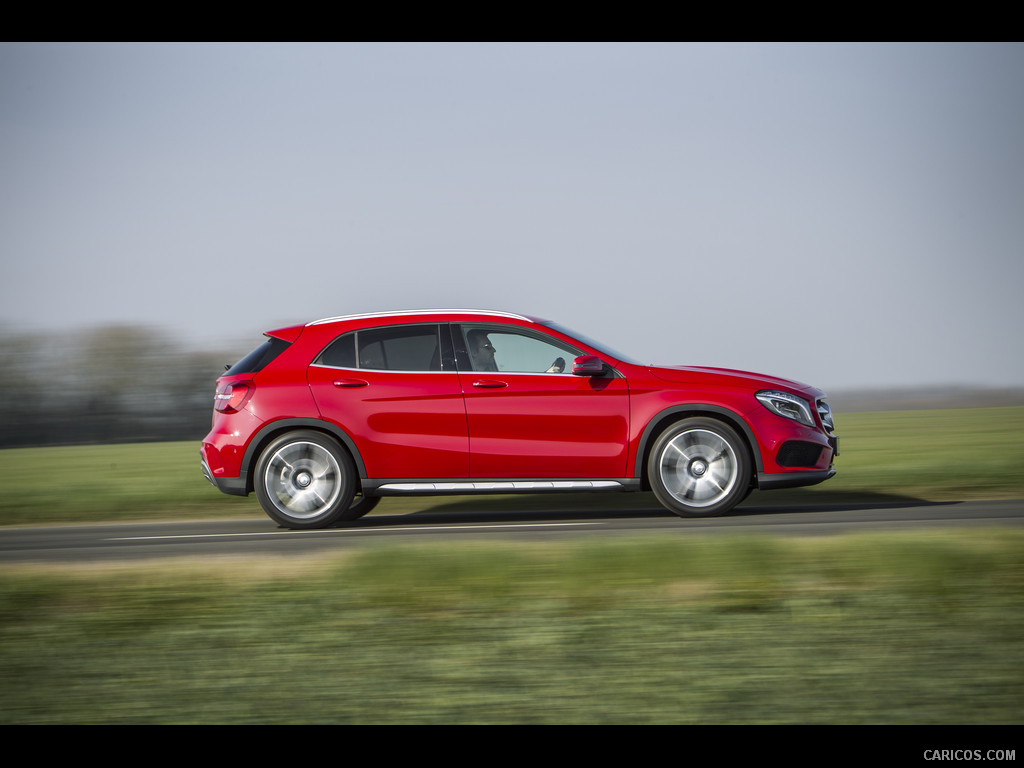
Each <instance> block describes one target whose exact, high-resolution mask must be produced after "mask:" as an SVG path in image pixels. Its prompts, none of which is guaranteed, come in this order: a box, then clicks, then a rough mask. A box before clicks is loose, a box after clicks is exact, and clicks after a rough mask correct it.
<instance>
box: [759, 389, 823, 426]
mask: <svg viewBox="0 0 1024 768" xmlns="http://www.w3.org/2000/svg"><path fill="white" fill-rule="evenodd" d="M754 396H755V397H756V398H757V399H758V400H759V401H760V402H761V405H763V406H764V407H765V408H767V409H768V410H769V411H771V412H772V413H777V414H779V416H784V417H785V418H787V419H793V421H799V422H800V423H801V424H806V425H807V426H808V427H813V426H815V423H814V416H813V415H812V414H811V404H810V403H809V402H807V401H806V400H804V399H803V398H802V397H797V396H796V395H791V394H789V393H788V392H776V391H775V390H771V389H764V390H761V391H760V392H758V393H756V394H755V395H754Z"/></svg>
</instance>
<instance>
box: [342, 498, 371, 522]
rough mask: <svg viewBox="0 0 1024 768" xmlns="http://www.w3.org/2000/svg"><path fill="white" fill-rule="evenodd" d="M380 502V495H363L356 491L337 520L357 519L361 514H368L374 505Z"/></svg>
mask: <svg viewBox="0 0 1024 768" xmlns="http://www.w3.org/2000/svg"><path fill="white" fill-rule="evenodd" d="M378 504H380V496H364V495H363V494H362V493H357V494H356V495H355V497H354V498H353V499H352V503H351V504H349V505H348V509H346V510H345V514H343V515H342V516H341V517H340V518H338V519H339V520H358V519H359V518H360V517H362V516H363V515H366V514H369V513H370V512H371V511H372V510H373V508H374V507H376V506H377V505H378Z"/></svg>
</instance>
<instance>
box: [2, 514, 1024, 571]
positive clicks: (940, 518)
mask: <svg viewBox="0 0 1024 768" xmlns="http://www.w3.org/2000/svg"><path fill="white" fill-rule="evenodd" d="M383 506H384V505H382V507H383ZM1022 524H1024V499H1011V500H1003V501H970V502H942V503H940V502H921V501H915V502H913V503H895V504H893V503H890V504H863V503H861V504H817V505H806V506H803V507H794V506H788V507H787V506H781V507H780V506H752V507H742V508H739V509H737V510H734V511H733V512H731V513H730V514H728V515H725V516H723V517H717V518H710V519H681V518H678V517H676V516H674V515H672V514H669V513H667V512H665V511H664V510H661V509H657V508H648V509H636V510H622V509H615V510H610V511H609V510H602V511H592V512H586V511H566V510H556V511H544V510H529V511H525V510H523V511H520V510H515V509H513V510H511V511H508V510H505V511H493V510H492V511H488V510H487V504H486V502H484V501H481V502H480V504H479V505H476V504H473V505H471V506H465V507H460V508H459V509H458V511H447V512H446V511H428V512H420V513H415V514H403V515H394V514H387V513H386V512H385V513H384V514H380V513H377V514H373V515H371V516H369V517H367V518H364V519H362V520H359V521H356V522H355V523H350V524H348V525H347V526H345V527H342V528H332V529H327V530H322V531H287V530H283V529H280V528H277V527H276V526H275V525H274V523H272V522H271V521H270V520H269V519H268V518H265V517H254V518H252V519H235V520H205V521H182V522H166V523H123V524H103V525H76V526H64V525H62V526H57V525H54V526H41V527H17V528H5V529H0V564H5V563H6V564H11V563H30V562H35V563H100V562H111V561H124V560H139V559H146V558H168V557H189V558H208V557H220V556H258V555H286V556H301V555H306V554H315V553H322V552H330V551H341V550H343V549H345V548H346V547H355V546H362V545H366V544H369V543H381V542H397V541H411V540H415V541H428V540H432V541H438V540H449V541H450V540H456V539H464V538H466V537H476V538H478V539H486V540H503V539H504V540H507V539H516V540H522V539H539V538H551V537H559V536H561V537H580V536H594V535H603V536H608V535H619V534H630V533H632V534H639V533H657V534H659V535H662V534H663V535H696V534H714V533H719V532H726V531H729V532H733V533H736V532H743V533H754V532H764V533H771V534H777V535H829V534H837V533H849V532H855V531H886V530H888V531H892V530H924V529H927V528H929V527H952V526H1019V525H1022Z"/></svg>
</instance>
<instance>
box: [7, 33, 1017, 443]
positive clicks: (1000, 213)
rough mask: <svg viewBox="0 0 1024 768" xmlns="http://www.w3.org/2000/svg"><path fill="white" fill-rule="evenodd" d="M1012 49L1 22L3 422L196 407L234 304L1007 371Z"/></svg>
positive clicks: (724, 361) (106, 419)
mask: <svg viewBox="0 0 1024 768" xmlns="http://www.w3.org/2000/svg"><path fill="white" fill-rule="evenodd" d="M1022 74H1024V46H1022V45H1021V44H998V45H992V44H844V45H835V44H797V45H794V44H699V45H693V44H497V45H496V44H149V43H147V44H18V43H4V44H2V45H0V137H2V138H0V168H2V169H3V170H2V173H0V259H2V261H0V268H2V273H0V408H2V411H0V445H3V446H10V445H28V444H48V443H59V442H90V441H110V440H154V439H199V438H201V437H202V435H203V434H204V433H205V428H206V425H207V424H208V422H209V413H210V409H211V405H212V393H213V381H214V379H215V378H216V376H217V375H218V374H219V373H220V372H221V371H222V370H223V367H224V365H225V364H226V363H231V362H234V360H236V359H237V358H239V357H241V356H242V355H243V354H245V353H246V352H247V351H249V349H251V348H252V347H253V346H255V345H256V344H257V343H258V341H259V340H260V334H261V333H262V332H263V331H264V330H268V329H271V328H276V327H280V326H283V325H289V324H293V323H299V322H305V321H309V320H314V319H317V318H321V317H326V316H333V315H339V314H347V313H351V312H369V311H380V310H389V309H399V308H427V307H472V308H476V307H482V308H493V309H502V310H507V311H514V312H522V313H526V314H533V315H537V316H540V317H545V318H550V319H555V320H558V321H559V322H561V323H563V324H565V325H567V326H568V327H570V328H574V329H576V330H578V331H580V332H583V333H585V334H587V335H589V336H591V337H593V338H596V339H600V340H602V341H603V342H605V343H606V344H608V345H609V346H611V347H613V348H617V349H621V350H623V351H625V352H628V353H630V354H631V355H632V356H634V357H636V358H639V359H642V360H645V361H649V362H657V363H670V364H671V363H688V364H695V365H721V366H727V367H735V368H743V369H751V370H757V371H762V372H766V373H773V374H777V375H781V376H787V377H790V378H795V379H798V380H801V381H807V382H809V383H813V384H815V385H818V386H821V387H823V388H825V389H826V390H827V391H829V392H830V393H832V394H835V393H846V394H847V395H848V396H849V397H848V400H847V402H848V403H849V404H851V406H853V405H855V402H854V398H853V395H855V394H857V393H861V394H863V393H873V396H874V397H873V401H874V402H878V401H879V397H880V396H881V395H882V394H884V395H885V396H886V397H888V398H889V399H890V400H892V399H893V398H895V401H896V402H900V403H905V402H907V400H908V393H909V395H910V396H912V397H913V398H918V399H920V398H924V401H927V402H940V401H941V402H950V401H952V402H956V401H957V400H958V399H960V400H962V402H964V403H966V404H971V405H977V404H985V402H983V400H984V398H985V397H987V398H989V399H990V400H992V401H993V402H998V403H1003V402H1008V401H1012V402H1024V399H1022V398H1020V396H1019V388H1020V387H1021V386H1024V355H1022V354H1021V353H1020V351H1021V347H1020V342H1019V339H1018V338H1017V335H1018V333H1019V330H1020V328H1021V327H1024V303H1022V302H1021V301H1020V300H1019V296H1018V294H1019V291H1020V286H1021V285H1024V258H1021V257H1022V255H1024V253H1022V244H1024V217H1021V216H1020V212H1021V211H1022V210H1024V144H1022V143H1021V141H1020V137H1021V136H1022V135H1024V78H1022V77H1021V75H1022ZM979 390H983V392H982V393H981V394H979ZM929 398H932V399H931V400H929ZM834 405H835V406H836V407H837V409H841V408H842V407H843V404H842V403H840V402H835V403H834Z"/></svg>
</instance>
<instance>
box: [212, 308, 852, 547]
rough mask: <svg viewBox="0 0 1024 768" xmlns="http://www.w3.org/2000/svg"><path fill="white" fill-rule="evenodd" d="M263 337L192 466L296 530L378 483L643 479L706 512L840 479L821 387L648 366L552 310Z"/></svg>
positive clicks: (368, 322) (357, 319) (335, 513)
mask: <svg viewBox="0 0 1024 768" xmlns="http://www.w3.org/2000/svg"><path fill="white" fill-rule="evenodd" d="M266 336H267V337H268V338H267V341H266V342H265V343H263V344H261V345H260V346H259V347H257V348H256V349H254V350H253V351H252V352H251V353H250V354H248V355H246V356H245V357H244V358H243V359H242V360H240V361H239V362H238V363H237V364H236V365H234V366H233V367H231V368H230V369H228V370H227V372H226V373H225V374H224V375H223V376H221V377H220V379H218V381H217V393H216V397H215V401H214V413H213V427H212V429H211V430H210V433H209V434H208V435H207V436H206V439H205V440H204V441H203V445H202V449H201V456H202V467H203V474H204V475H205V476H206V478H207V479H208V480H209V481H210V482H211V483H213V484H214V485H215V486H216V487H217V488H219V489H220V490H221V491H223V492H225V493H230V494H236V495H240V496H245V495H248V494H249V493H251V492H253V491H255V493H256V497H257V498H258V499H259V501H260V505H261V506H262V507H263V509H264V510H265V511H266V513H267V514H268V515H269V516H270V517H271V518H273V519H274V520H276V521H277V522H278V523H280V524H281V525H283V526H285V527H288V528H319V527H325V526H329V525H331V524H333V523H336V522H338V521H342V520H354V519H356V518H358V517H360V516H362V515H364V514H366V513H367V512H368V511H369V510H370V509H372V508H373V507H374V506H375V505H376V503H377V502H378V501H379V500H380V498H381V497H382V496H386V495H425V494H459V493H513V492H531V493H538V492H547V491H584V490H586V491H598V490H609V491H611V490H618V491H644V490H651V491H653V492H654V494H655V495H656V496H657V498H658V500H659V501H660V502H661V503H662V504H663V505H664V506H665V507H667V508H668V509H670V510H671V511H672V512H675V513H676V514H679V515H686V516H691V515H695V516H708V515H716V514H720V513H722V512H725V511H727V510H729V509H731V508H732V507H734V506H735V505H736V504H738V503H739V502H740V501H742V500H743V499H744V498H745V497H746V496H747V494H748V493H749V492H750V491H751V490H752V489H754V488H760V489H769V488H783V487H793V486H801V485H813V484H815V483H819V482H821V481H823V480H826V479H828V478H829V477H831V476H832V475H833V474H835V470H834V469H833V468H832V459H833V457H834V456H836V455H838V440H837V438H836V437H835V436H834V435H833V423H832V414H831V412H830V410H829V407H828V405H827V404H826V403H825V401H824V399H823V397H824V393H823V392H821V391H820V390H818V389H814V388H813V387H808V386H806V385H803V384H797V383H795V382H792V381H786V380H784V379H776V378H772V377H769V376H761V375H757V374H752V373H744V372H741V371H732V370H724V369H714V368H695V367H689V366H678V367H675V366H673V367H655V366H650V365H642V364H640V363H636V362H633V361H631V360H629V359H628V358H626V357H623V356H622V355H620V354H618V353H616V352H613V351H612V350H610V349H607V348H606V347H604V346H602V345H600V344H597V343H595V342H593V341H590V340H589V339H587V338H585V337H583V336H580V335H578V334H575V333H572V332H570V331H568V330H566V329H564V328H561V327H560V326H558V325H556V324H554V323H551V322H547V321H544V320H537V319H534V318H529V317H522V316H519V315H512V314H506V313H501V312H483V311H440V310H438V311H410V312H394V313H388V314H373V315H351V316H348V317H339V318H332V319H328V320H319V321H317V322H314V323H309V324H308V325H296V326H292V327H289V328H282V329H280V330H276V331H269V332H267V333H266Z"/></svg>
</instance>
